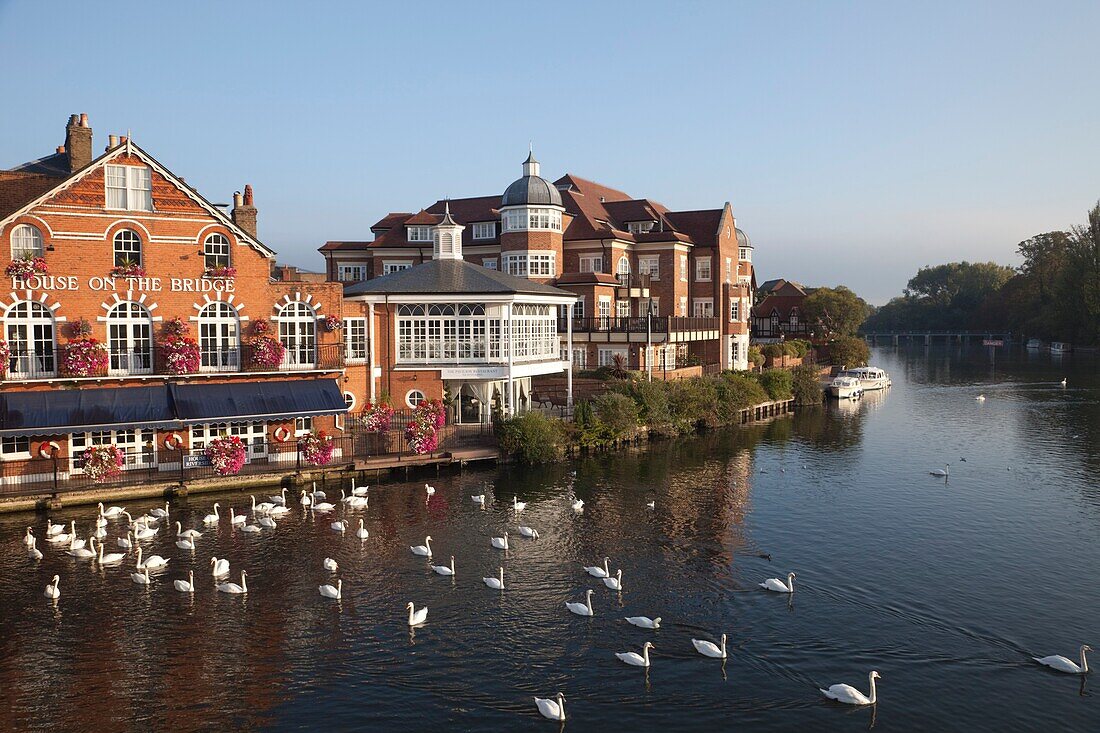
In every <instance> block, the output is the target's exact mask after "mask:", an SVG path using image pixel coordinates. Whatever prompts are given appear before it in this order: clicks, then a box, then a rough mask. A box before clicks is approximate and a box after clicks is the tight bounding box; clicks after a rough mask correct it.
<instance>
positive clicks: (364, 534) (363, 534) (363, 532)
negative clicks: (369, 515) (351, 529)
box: [355, 519, 370, 540]
mask: <svg viewBox="0 0 1100 733" xmlns="http://www.w3.org/2000/svg"><path fill="white" fill-rule="evenodd" d="M355 536H356V537H358V538H359V539H361V540H365V539H367V538H368V537H370V532H368V531H367V528H366V527H364V526H363V520H362V519H360V520H359V529H357V530H355Z"/></svg>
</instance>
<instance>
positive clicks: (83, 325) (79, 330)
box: [69, 318, 92, 339]
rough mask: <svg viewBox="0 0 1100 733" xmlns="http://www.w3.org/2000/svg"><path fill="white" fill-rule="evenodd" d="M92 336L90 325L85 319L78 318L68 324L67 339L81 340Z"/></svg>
mask: <svg viewBox="0 0 1100 733" xmlns="http://www.w3.org/2000/svg"><path fill="white" fill-rule="evenodd" d="M91 335H92V324H91V323H90V322H89V321H88V319H87V318H79V319H77V320H75V321H73V322H72V323H70V324H69V338H73V339H82V338H87V337H88V336H91Z"/></svg>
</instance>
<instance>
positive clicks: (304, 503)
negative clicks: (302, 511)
mask: <svg viewBox="0 0 1100 733" xmlns="http://www.w3.org/2000/svg"><path fill="white" fill-rule="evenodd" d="M299 501H300V503H301V504H302V506H303V507H307V506H309V505H310V504H312V503H313V500H312V499H310V498H309V494H307V493H306V490H305V489H302V498H301V499H299Z"/></svg>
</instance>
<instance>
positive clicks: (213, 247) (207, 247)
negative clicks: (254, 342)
mask: <svg viewBox="0 0 1100 733" xmlns="http://www.w3.org/2000/svg"><path fill="white" fill-rule="evenodd" d="M202 254H203V261H204V263H205V265H206V268H207V269H208V270H215V269H218V268H220V267H229V238H228V237H226V236H225V235H224V234H211V235H210V236H209V237H207V238H206V241H205V242H203V244H202Z"/></svg>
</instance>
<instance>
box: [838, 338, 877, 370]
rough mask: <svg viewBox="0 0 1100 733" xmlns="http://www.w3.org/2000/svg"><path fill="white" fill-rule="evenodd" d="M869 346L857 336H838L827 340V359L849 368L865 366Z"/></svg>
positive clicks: (869, 354) (868, 356)
mask: <svg viewBox="0 0 1100 733" xmlns="http://www.w3.org/2000/svg"><path fill="white" fill-rule="evenodd" d="M870 358H871V348H870V347H869V346H868V345H867V342H866V341H864V340H863V339H861V338H859V337H857V336H840V337H837V338H835V339H833V340H832V341H830V342H829V361H830V363H832V364H836V365H837V366H846V367H849V368H853V367H860V366H866V364H867V361H868V360H869V359H870Z"/></svg>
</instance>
